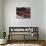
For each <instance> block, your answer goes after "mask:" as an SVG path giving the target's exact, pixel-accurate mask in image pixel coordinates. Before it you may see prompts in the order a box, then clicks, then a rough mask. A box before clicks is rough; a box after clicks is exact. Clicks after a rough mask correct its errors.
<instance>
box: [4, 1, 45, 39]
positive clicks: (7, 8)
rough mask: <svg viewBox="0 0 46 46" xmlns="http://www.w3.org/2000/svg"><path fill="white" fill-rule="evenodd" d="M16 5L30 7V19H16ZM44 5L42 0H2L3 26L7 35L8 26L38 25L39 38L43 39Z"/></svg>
mask: <svg viewBox="0 0 46 46" xmlns="http://www.w3.org/2000/svg"><path fill="white" fill-rule="evenodd" d="M16 7H30V8H31V12H32V15H31V18H30V19H17V18H16ZM44 18H45V6H44V0H4V26H5V31H6V32H7V35H8V34H9V27H10V26H13V27H14V26H15V27H16V26H17V27H18V26H19V27H20V26H29V27H30V26H36V27H39V38H40V39H45V19H44Z"/></svg>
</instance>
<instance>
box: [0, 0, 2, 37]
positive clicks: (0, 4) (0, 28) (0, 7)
mask: <svg viewBox="0 0 46 46" xmlns="http://www.w3.org/2000/svg"><path fill="white" fill-rule="evenodd" d="M1 35H2V0H0V38H1V37H2V36H1Z"/></svg>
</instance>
